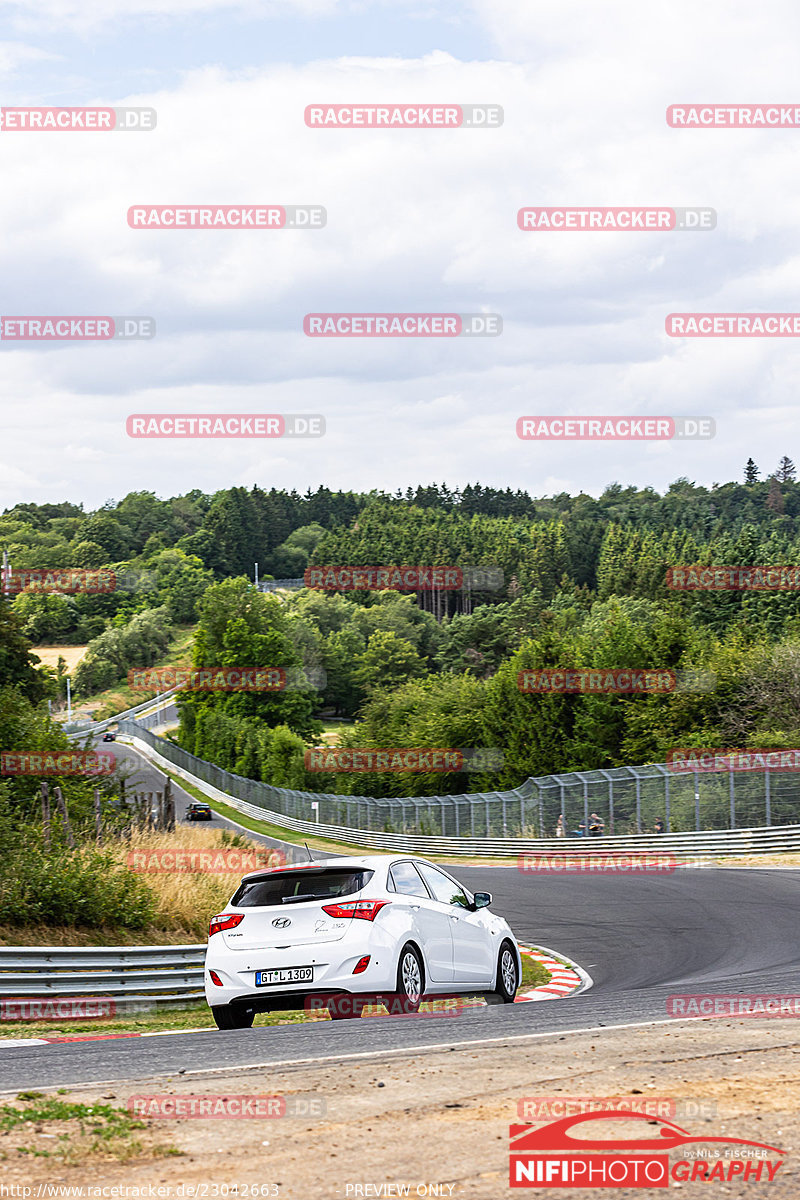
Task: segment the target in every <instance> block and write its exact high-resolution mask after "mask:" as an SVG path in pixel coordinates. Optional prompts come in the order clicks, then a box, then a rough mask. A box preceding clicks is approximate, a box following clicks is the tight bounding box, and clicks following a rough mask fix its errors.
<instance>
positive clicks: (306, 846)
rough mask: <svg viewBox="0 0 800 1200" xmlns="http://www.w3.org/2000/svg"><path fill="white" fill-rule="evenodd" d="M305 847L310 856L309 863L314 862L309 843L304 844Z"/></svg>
mask: <svg viewBox="0 0 800 1200" xmlns="http://www.w3.org/2000/svg"><path fill="white" fill-rule="evenodd" d="M303 845H304V846H305V848H306V852H307V854H308V861H309V862H313V861H314V856H313V855H312V853H311V851H310V850H309V849H308V842H303Z"/></svg>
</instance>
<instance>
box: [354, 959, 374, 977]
mask: <svg viewBox="0 0 800 1200" xmlns="http://www.w3.org/2000/svg"><path fill="white" fill-rule="evenodd" d="M369 960H370V956H369V954H365V955H364V957H363V958H360V959H359V960H358V962H357V963H356V965H355V966H354V967H353V974H354V975H361V974H363V972H364V971H366V969H367V967H368V966H369Z"/></svg>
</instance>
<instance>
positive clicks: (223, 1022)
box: [211, 1004, 256, 1029]
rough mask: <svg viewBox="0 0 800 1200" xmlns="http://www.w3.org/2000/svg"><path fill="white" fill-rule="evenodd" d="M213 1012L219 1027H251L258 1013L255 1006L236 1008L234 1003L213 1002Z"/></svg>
mask: <svg viewBox="0 0 800 1200" xmlns="http://www.w3.org/2000/svg"><path fill="white" fill-rule="evenodd" d="M211 1012H212V1015H213V1017H214V1020H215V1021H216V1023H217V1029H250V1028H251V1027H252V1024H253V1018H254V1017H255V1015H256V1011H255V1009H254V1008H241V1007H238V1006H237V1007H235V1008H234V1006H233V1005H232V1004H212V1006H211Z"/></svg>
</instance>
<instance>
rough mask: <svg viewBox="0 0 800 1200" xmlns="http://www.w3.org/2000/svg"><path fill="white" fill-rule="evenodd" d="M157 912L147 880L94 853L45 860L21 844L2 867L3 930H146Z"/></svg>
mask: <svg viewBox="0 0 800 1200" xmlns="http://www.w3.org/2000/svg"><path fill="white" fill-rule="evenodd" d="M154 912H155V904H154V899H153V895H152V893H151V891H150V889H149V888H148V887H147V885H146V883H145V882H144V880H142V879H140V878H138V876H136V875H134V874H133V873H132V872H131V871H129V870H127V868H125V867H120V866H119V865H118V864H117V863H116V862H115V861H114V858H113V856H112V854H111V853H109V852H108V851H101V850H97V849H94V848H92V847H84V848H82V849H79V850H73V851H64V850H57V851H55V852H53V853H51V854H44V853H43V852H42V850H41V846H40V843H39V839H38V837H37V838H36V840H35V842H34V840H33V838H22V839H20V841H19V842H18V844H17V845H16V846H15V847H14V848H13V849H11V851H10V853H7V854H6V855H5V856H4V857H3V859H2V860H1V861H0V924H4V925H39V924H46V925H62V926H63V925H67V926H83V927H85V928H90V929H92V928H98V927H101V926H104V925H113V926H117V927H119V928H120V929H143V928H145V927H146V926H148V925H149V924H150V923H151V921H152V919H153V915H154Z"/></svg>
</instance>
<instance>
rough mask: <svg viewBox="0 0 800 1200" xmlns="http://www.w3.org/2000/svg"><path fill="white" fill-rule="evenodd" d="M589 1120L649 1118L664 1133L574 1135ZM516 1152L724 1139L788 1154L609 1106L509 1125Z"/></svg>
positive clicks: (662, 1146) (668, 1146) (657, 1146)
mask: <svg viewBox="0 0 800 1200" xmlns="http://www.w3.org/2000/svg"><path fill="white" fill-rule="evenodd" d="M587 1121H646V1122H647V1123H648V1124H650V1125H654V1124H658V1125H660V1126H661V1129H660V1130H659V1134H660V1136H658V1135H656V1136H655V1137H644V1138H623V1139H621V1140H620V1139H618V1138H609V1137H606V1138H595V1139H584V1138H578V1137H573V1136H572V1134H571V1132H570V1131H571V1130H572V1128H573V1127H574V1126H575V1125H583V1124H584V1123H586V1122H587ZM509 1136H510V1138H511V1146H510V1150H511V1153H512V1154H526V1153H536V1152H538V1153H542V1152H544V1153H548V1152H550V1151H557V1152H558V1153H563V1152H564V1151H565V1150H568V1151H573V1152H575V1153H581V1152H582V1151H584V1150H613V1151H614V1152H615V1153H616V1152H618V1151H626V1150H631V1151H633V1150H651V1151H653V1152H656V1151H664V1150H675V1149H677V1148H678V1147H679V1146H690V1145H693V1144H696V1143H699V1144H702V1145H705V1144H707V1143H708V1142H722V1143H725V1144H727V1145H736V1146H755V1147H757V1148H758V1149H760V1150H769V1151H770V1152H771V1153H773V1154H785V1153H786V1151H785V1150H779V1149H778V1147H777V1146H768V1145H767V1144H766V1143H765V1142H751V1141H749V1140H748V1139H747V1138H730V1137H707V1136H706V1137H695V1136H693V1135H692V1134H691V1133H689V1132H688V1130H686V1129H681V1127H680V1125H676V1124H675V1123H674V1122H673V1121H663V1120H658V1121H656V1120H654V1118H653V1117H649V1116H647V1114H646V1113H630V1112H620V1111H619V1110H618V1109H608V1110H603V1111H601V1112H593V1113H578V1114H576V1115H574V1116H571V1117H562V1118H561V1120H560V1121H551V1122H550V1124H548V1125H542V1126H541V1127H540V1128H537V1127H536V1126H534V1125H512V1126H510V1129H509Z"/></svg>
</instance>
